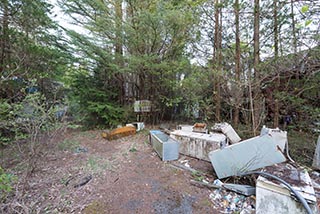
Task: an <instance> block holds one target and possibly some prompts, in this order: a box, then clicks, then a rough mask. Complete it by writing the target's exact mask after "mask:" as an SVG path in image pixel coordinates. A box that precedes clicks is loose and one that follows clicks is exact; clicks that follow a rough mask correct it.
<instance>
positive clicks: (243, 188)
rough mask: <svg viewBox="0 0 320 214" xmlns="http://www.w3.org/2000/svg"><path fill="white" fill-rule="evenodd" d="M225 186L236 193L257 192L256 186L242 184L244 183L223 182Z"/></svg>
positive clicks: (252, 193)
mask: <svg viewBox="0 0 320 214" xmlns="http://www.w3.org/2000/svg"><path fill="white" fill-rule="evenodd" d="M223 187H224V188H225V189H227V190H231V191H233V192H236V193H240V194H241V195H245V196H250V195H255V194H256V188H255V187H253V186H250V185H242V184H229V183H225V184H223Z"/></svg>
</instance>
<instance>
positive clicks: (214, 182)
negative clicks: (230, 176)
mask: <svg viewBox="0 0 320 214" xmlns="http://www.w3.org/2000/svg"><path fill="white" fill-rule="evenodd" d="M213 184H214V185H216V186H219V187H222V186H223V182H222V181H220V180H219V179H216V180H214V181H213Z"/></svg>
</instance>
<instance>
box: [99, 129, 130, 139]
mask: <svg viewBox="0 0 320 214" xmlns="http://www.w3.org/2000/svg"><path fill="white" fill-rule="evenodd" d="M135 134H136V128H135V127H130V126H125V127H121V128H116V129H114V130H112V131H110V132H103V133H102V134H101V135H102V137H103V138H106V139H107V140H115V139H118V138H122V137H126V136H129V135H135Z"/></svg>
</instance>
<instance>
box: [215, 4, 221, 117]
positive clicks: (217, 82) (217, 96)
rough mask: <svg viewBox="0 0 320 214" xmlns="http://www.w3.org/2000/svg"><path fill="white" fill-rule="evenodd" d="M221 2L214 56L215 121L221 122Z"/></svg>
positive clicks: (216, 5) (217, 11) (218, 11)
mask: <svg viewBox="0 0 320 214" xmlns="http://www.w3.org/2000/svg"><path fill="white" fill-rule="evenodd" d="M219 4H220V1H219V0H215V14H214V17H215V29H214V54H213V69H214V71H213V72H214V83H213V84H214V90H213V100H214V105H215V120H216V121H217V122H219V121H221V91H220V75H221V60H222V53H221V42H222V41H221V40H222V39H221V26H220V15H221V9H220V5H219Z"/></svg>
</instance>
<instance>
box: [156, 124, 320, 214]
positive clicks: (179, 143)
mask: <svg viewBox="0 0 320 214" xmlns="http://www.w3.org/2000/svg"><path fill="white" fill-rule="evenodd" d="M165 132H166V133H168V130H165ZM169 134H170V135H167V134H165V133H164V132H162V131H160V130H152V131H150V142H151V145H152V146H153V148H154V150H155V151H156V152H157V154H158V155H159V156H160V157H161V159H162V160H163V161H171V160H177V159H179V154H184V155H188V156H191V157H195V158H198V159H201V160H204V161H210V162H211V164H212V167H213V169H214V171H215V173H216V176H217V178H218V179H217V180H215V182H214V183H208V182H206V181H205V182H202V184H203V185H205V186H208V187H212V188H215V190H214V191H213V192H212V193H211V194H210V195H209V198H210V199H211V200H212V202H213V204H214V206H215V207H216V208H219V210H223V212H225V213H235V212H236V213H242V214H245V213H318V209H319V207H318V205H317V198H316V193H315V190H314V187H313V184H312V180H311V178H310V176H309V174H308V172H307V171H306V170H305V169H303V168H302V167H299V166H298V165H297V164H296V163H295V162H294V161H293V160H292V158H291V157H290V156H289V152H288V138H287V132H286V131H282V130H280V129H279V128H276V129H270V128H267V127H265V126H264V127H263V128H262V130H261V132H260V135H259V136H256V137H253V138H250V139H246V140H243V141H241V138H240V137H239V135H238V134H237V133H236V132H235V130H234V129H233V128H232V126H231V125H230V124H228V123H218V124H215V126H213V127H212V128H211V131H209V130H208V127H207V126H206V125H205V124H199V123H197V124H195V125H194V126H189V125H179V126H178V128H177V129H176V130H174V131H170V132H169ZM318 141H320V137H319V140H318ZM319 144H320V142H318V145H319ZM318 147H319V148H318ZM318 147H317V149H318V150H320V146H318ZM319 154H320V152H319V151H318V152H316V154H315V158H316V159H317V160H318V162H317V160H316V161H314V165H315V166H320V164H319V161H320V158H319V157H320V155H319ZM315 162H316V163H315ZM244 176H254V178H255V181H256V182H255V186H249V185H242V184H232V183H231V184H230V183H223V182H222V181H221V180H220V179H225V178H229V177H239V178H241V177H244Z"/></svg>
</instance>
